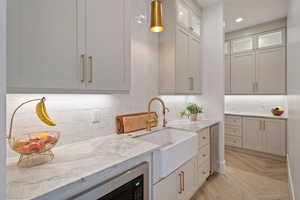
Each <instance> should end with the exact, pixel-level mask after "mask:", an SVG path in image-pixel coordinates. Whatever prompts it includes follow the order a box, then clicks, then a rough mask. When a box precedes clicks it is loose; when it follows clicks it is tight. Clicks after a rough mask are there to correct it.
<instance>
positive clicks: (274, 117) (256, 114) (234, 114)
mask: <svg viewBox="0 0 300 200" xmlns="http://www.w3.org/2000/svg"><path fill="white" fill-rule="evenodd" d="M224 115H233V116H246V117H260V118H269V119H282V120H287V119H288V116H272V115H267V114H259V113H230V112H225V113H224Z"/></svg>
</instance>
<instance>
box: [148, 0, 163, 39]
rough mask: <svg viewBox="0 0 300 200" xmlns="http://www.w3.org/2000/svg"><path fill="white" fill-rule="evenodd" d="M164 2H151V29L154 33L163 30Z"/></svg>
mask: <svg viewBox="0 0 300 200" xmlns="http://www.w3.org/2000/svg"><path fill="white" fill-rule="evenodd" d="M164 30H165V28H164V26H163V16H162V4H161V2H160V1H159V0H153V1H152V3H151V25H150V31H151V32H154V33H159V32H163V31H164Z"/></svg>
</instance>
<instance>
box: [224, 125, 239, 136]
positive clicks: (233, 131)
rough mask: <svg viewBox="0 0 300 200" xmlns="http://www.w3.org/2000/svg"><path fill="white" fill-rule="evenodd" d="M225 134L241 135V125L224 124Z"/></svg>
mask: <svg viewBox="0 0 300 200" xmlns="http://www.w3.org/2000/svg"><path fill="white" fill-rule="evenodd" d="M225 135H229V136H242V129H241V127H230V126H226V125H225Z"/></svg>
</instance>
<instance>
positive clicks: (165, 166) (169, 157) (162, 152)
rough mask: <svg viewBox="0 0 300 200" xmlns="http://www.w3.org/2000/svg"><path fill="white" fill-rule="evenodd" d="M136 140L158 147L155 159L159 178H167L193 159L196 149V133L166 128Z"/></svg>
mask: <svg viewBox="0 0 300 200" xmlns="http://www.w3.org/2000/svg"><path fill="white" fill-rule="evenodd" d="M136 139H138V140H143V141H146V142H150V143H153V144H157V145H159V146H160V149H159V151H158V153H157V154H156V156H155V158H157V160H158V161H159V164H158V165H159V176H160V177H161V178H163V177H166V176H168V175H169V174H171V173H172V172H173V171H174V170H176V169H177V168H178V167H180V166H181V165H183V164H184V163H185V162H186V161H188V160H190V159H191V158H193V157H194V156H195V155H196V153H197V149H198V137H197V134H196V133H192V132H188V131H181V130H177V129H173V128H166V129H162V130H159V131H156V132H152V133H149V134H146V135H143V136H139V137H137V138H136Z"/></svg>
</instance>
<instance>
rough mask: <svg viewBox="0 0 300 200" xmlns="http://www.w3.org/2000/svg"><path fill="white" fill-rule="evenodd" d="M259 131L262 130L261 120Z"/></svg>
mask: <svg viewBox="0 0 300 200" xmlns="http://www.w3.org/2000/svg"><path fill="white" fill-rule="evenodd" d="M259 130H260V131H261V130H262V125H261V120H259Z"/></svg>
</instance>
